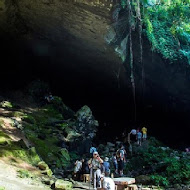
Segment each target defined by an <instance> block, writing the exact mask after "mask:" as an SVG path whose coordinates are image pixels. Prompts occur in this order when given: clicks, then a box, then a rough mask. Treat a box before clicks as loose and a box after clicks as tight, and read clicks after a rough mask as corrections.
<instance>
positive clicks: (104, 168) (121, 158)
mask: <svg viewBox="0 0 190 190" xmlns="http://www.w3.org/2000/svg"><path fill="white" fill-rule="evenodd" d="M146 139H147V128H146V127H143V128H142V129H139V128H137V129H132V130H131V132H130V133H128V143H129V147H130V145H131V141H133V142H137V143H138V145H140V146H141V143H142V141H145V140H146ZM90 154H91V156H90V157H91V158H90V159H89V160H88V159H82V160H77V161H76V162H75V169H74V177H75V179H76V180H83V181H84V178H83V176H89V179H88V180H87V181H90V182H92V184H93V187H94V189H96V188H97V187H101V188H105V186H106V185H110V184H112V186H114V185H115V184H114V182H113V180H112V179H111V178H109V176H110V162H109V158H108V157H105V158H104V160H103V159H102V158H101V157H100V155H99V154H98V152H97V149H96V148H95V147H93V146H92V147H91V148H90ZM126 158H127V155H126V150H125V147H124V145H120V147H119V149H118V150H117V151H116V152H115V153H114V154H113V156H112V163H113V166H114V170H115V175H117V176H123V169H124V165H125V163H126Z"/></svg>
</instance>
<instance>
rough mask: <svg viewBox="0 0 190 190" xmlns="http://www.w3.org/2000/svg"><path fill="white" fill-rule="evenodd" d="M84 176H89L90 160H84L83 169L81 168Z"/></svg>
mask: <svg viewBox="0 0 190 190" xmlns="http://www.w3.org/2000/svg"><path fill="white" fill-rule="evenodd" d="M81 171H82V174H89V173H90V170H89V167H88V160H87V159H82V168H81Z"/></svg>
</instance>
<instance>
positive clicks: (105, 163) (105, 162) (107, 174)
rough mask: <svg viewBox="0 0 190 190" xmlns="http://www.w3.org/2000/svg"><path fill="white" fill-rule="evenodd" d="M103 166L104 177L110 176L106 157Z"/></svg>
mask: <svg viewBox="0 0 190 190" xmlns="http://www.w3.org/2000/svg"><path fill="white" fill-rule="evenodd" d="M103 166H104V168H105V177H109V175H110V163H109V158H108V157H105V159H104V163H103Z"/></svg>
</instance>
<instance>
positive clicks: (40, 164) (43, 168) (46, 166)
mask: <svg viewBox="0 0 190 190" xmlns="http://www.w3.org/2000/svg"><path fill="white" fill-rule="evenodd" d="M38 167H39V168H40V169H41V170H47V169H49V166H48V165H47V164H46V163H45V162H44V161H41V162H39V163H38Z"/></svg>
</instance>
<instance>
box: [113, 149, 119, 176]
mask: <svg viewBox="0 0 190 190" xmlns="http://www.w3.org/2000/svg"><path fill="white" fill-rule="evenodd" d="M112 162H113V167H114V169H115V174H118V163H117V157H116V153H114V154H113V156H112Z"/></svg>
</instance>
